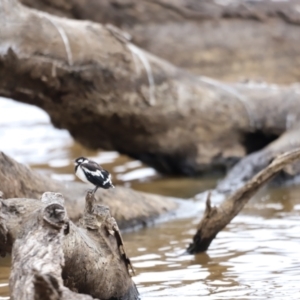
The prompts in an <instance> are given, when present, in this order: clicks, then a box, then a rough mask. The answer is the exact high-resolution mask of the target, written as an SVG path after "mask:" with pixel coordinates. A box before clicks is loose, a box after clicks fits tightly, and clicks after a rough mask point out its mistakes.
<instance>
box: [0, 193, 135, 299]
mask: <svg viewBox="0 0 300 300" xmlns="http://www.w3.org/2000/svg"><path fill="white" fill-rule="evenodd" d="M62 203H63V198H62V195H61V194H57V193H50V192H46V193H44V194H43V196H42V201H36V200H31V199H7V200H2V201H1V215H0V234H1V236H0V237H1V238H0V241H2V243H0V249H1V252H2V253H3V252H9V250H10V249H11V247H12V245H13V250H12V256H13V269H12V274H11V278H10V286H11V288H12V297H13V299H37V298H38V295H39V294H40V293H41V288H42V287H44V286H45V285H48V290H49V291H48V290H47V293H49V295H50V294H54V295H55V294H56V297H58V298H57V299H73V298H67V297H68V296H70V295H71V296H72V297H73V296H74V293H72V292H70V291H69V290H67V289H66V288H64V287H63V286H62V285H63V284H62V283H63V280H62V278H61V276H62V277H63V279H64V284H65V285H66V286H67V287H68V288H70V289H71V290H75V291H76V292H79V293H85V294H89V295H91V296H92V297H94V298H100V299H128V300H131V299H138V292H137V289H136V287H135V285H134V283H133V281H132V279H131V277H130V275H129V268H132V267H131V264H130V260H129V258H128V257H127V255H126V252H125V248H124V244H123V242H122V238H121V235H120V231H119V229H118V226H117V224H116V221H115V220H114V218H112V217H111V216H110V212H109V209H108V208H107V207H106V206H103V205H99V204H96V201H95V199H94V197H93V196H92V195H91V194H90V193H88V194H87V197H86V207H85V212H84V216H83V218H82V219H81V220H80V222H79V224H78V226H76V225H75V224H73V223H72V222H71V221H69V220H68V219H67V216H66V211H65V210H64V207H63V206H62ZM3 233H5V234H4V235H3ZM63 233H64V235H63ZM3 241H4V243H3ZM61 268H62V273H61ZM20 274H21V275H22V276H21V277H20ZM24 286H26V287H27V288H26V289H24ZM71 296H70V297H71ZM49 297H50V296H49ZM59 297H61V298H59ZM43 299H44V298H43ZM50 299H52V298H50ZM54 299H56V298H54ZM74 299H92V298H91V297H87V296H86V297H84V296H82V298H80V297H79V296H78V298H75V296H74Z"/></svg>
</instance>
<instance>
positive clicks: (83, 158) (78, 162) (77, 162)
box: [75, 156, 88, 166]
mask: <svg viewBox="0 0 300 300" xmlns="http://www.w3.org/2000/svg"><path fill="white" fill-rule="evenodd" d="M87 160H88V159H87V158H85V157H82V156H81V157H78V158H76V159H75V166H79V165H80V164H82V163H83V162H84V161H87Z"/></svg>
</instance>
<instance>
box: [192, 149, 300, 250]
mask: <svg viewBox="0 0 300 300" xmlns="http://www.w3.org/2000/svg"><path fill="white" fill-rule="evenodd" d="M299 159H300V150H299V149H298V150H294V151H291V152H287V153H285V154H282V155H280V156H278V157H277V158H276V159H275V160H274V161H273V162H272V163H271V164H270V165H268V166H267V167H266V168H265V169H263V170H262V171H260V172H259V173H258V174H257V175H255V176H254V177H253V178H252V179H251V180H249V181H248V182H246V184H245V185H244V186H243V187H241V188H239V189H238V190H237V191H236V192H234V193H233V194H232V195H231V196H229V197H228V198H227V199H226V200H225V201H223V202H222V203H221V204H220V206H219V207H212V206H211V201H210V194H209V195H208V198H207V201H206V209H205V212H204V215H203V217H202V220H201V221H200V223H199V225H198V228H197V232H196V234H195V235H194V238H193V243H192V244H190V246H189V247H188V249H187V251H188V252H189V253H198V252H203V251H206V250H207V249H208V247H209V246H210V244H211V242H212V241H213V239H214V238H215V237H216V235H217V234H218V233H219V232H220V231H221V230H222V229H223V228H224V227H225V226H226V225H227V224H228V223H230V221H231V220H232V219H233V218H234V217H235V216H236V215H237V214H238V213H239V212H240V211H241V210H242V208H243V207H244V206H245V204H246V203H247V202H248V201H249V200H250V199H251V197H252V196H253V195H254V194H255V193H256V192H257V190H258V189H259V188H260V187H262V186H263V185H264V184H265V183H266V182H267V181H268V180H270V179H271V178H272V177H273V176H274V175H276V174H277V173H278V172H280V171H281V170H282V169H283V168H284V167H286V166H287V165H290V164H292V163H294V162H296V161H297V160H299Z"/></svg>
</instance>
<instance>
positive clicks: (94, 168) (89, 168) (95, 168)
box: [81, 162, 107, 178]
mask: <svg viewBox="0 0 300 300" xmlns="http://www.w3.org/2000/svg"><path fill="white" fill-rule="evenodd" d="M81 168H82V169H83V171H84V172H85V173H88V174H91V175H93V176H99V177H102V178H104V177H105V175H106V173H105V172H104V171H105V170H104V169H102V168H101V167H100V166H99V165H98V164H96V163H90V162H86V163H82V164H81ZM106 172H107V171H106Z"/></svg>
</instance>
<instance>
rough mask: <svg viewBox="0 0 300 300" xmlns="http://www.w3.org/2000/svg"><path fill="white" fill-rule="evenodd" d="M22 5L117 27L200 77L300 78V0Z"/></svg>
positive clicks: (42, 1) (88, 0)
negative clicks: (298, 45) (299, 1)
mask: <svg viewBox="0 0 300 300" xmlns="http://www.w3.org/2000/svg"><path fill="white" fill-rule="evenodd" d="M22 2H23V3H24V4H26V5H28V6H31V7H34V8H37V9H40V10H44V11H47V12H49V13H51V14H56V15H59V16H66V17H69V18H74V19H84V20H91V21H95V22H99V23H103V24H105V23H110V24H114V25H115V26H117V27H120V28H122V29H123V30H126V31H127V32H128V33H130V35H131V36H132V41H133V42H134V43H135V44H136V45H138V46H140V47H141V48H144V49H146V50H148V51H149V52H151V53H153V54H155V55H158V56H160V57H162V58H164V59H167V60H169V61H170V62H172V63H174V64H175V65H177V66H180V67H183V68H186V69H189V70H190V71H192V72H194V73H195V74H199V75H205V76H210V77H214V78H218V79H221V80H230V81H232V80H234V81H236V80H240V79H245V78H246V79H248V78H254V79H260V80H266V81H268V82H276V83H292V82H298V81H299V78H300V72H299V63H298V61H299V57H300V50H299V47H297V43H298V36H299V31H300V28H299V24H300V13H299V12H298V10H297V9H296V7H297V5H298V4H299V3H298V0H289V1H269V0H261V1H229V2H228V3H226V5H224V3H223V4H220V3H218V2H214V1H209V0H208V1H197V0H188V1H187V0H185V1H182V0H176V1H174V0H155V1H154V0H150V1H149V0H130V1H129V0H125V1H124V0H114V1H111V0H102V1H98V0H80V1H78V0H60V1H57V0H47V1H46V0H22ZM224 37H226V38H225V39H224Z"/></svg>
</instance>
